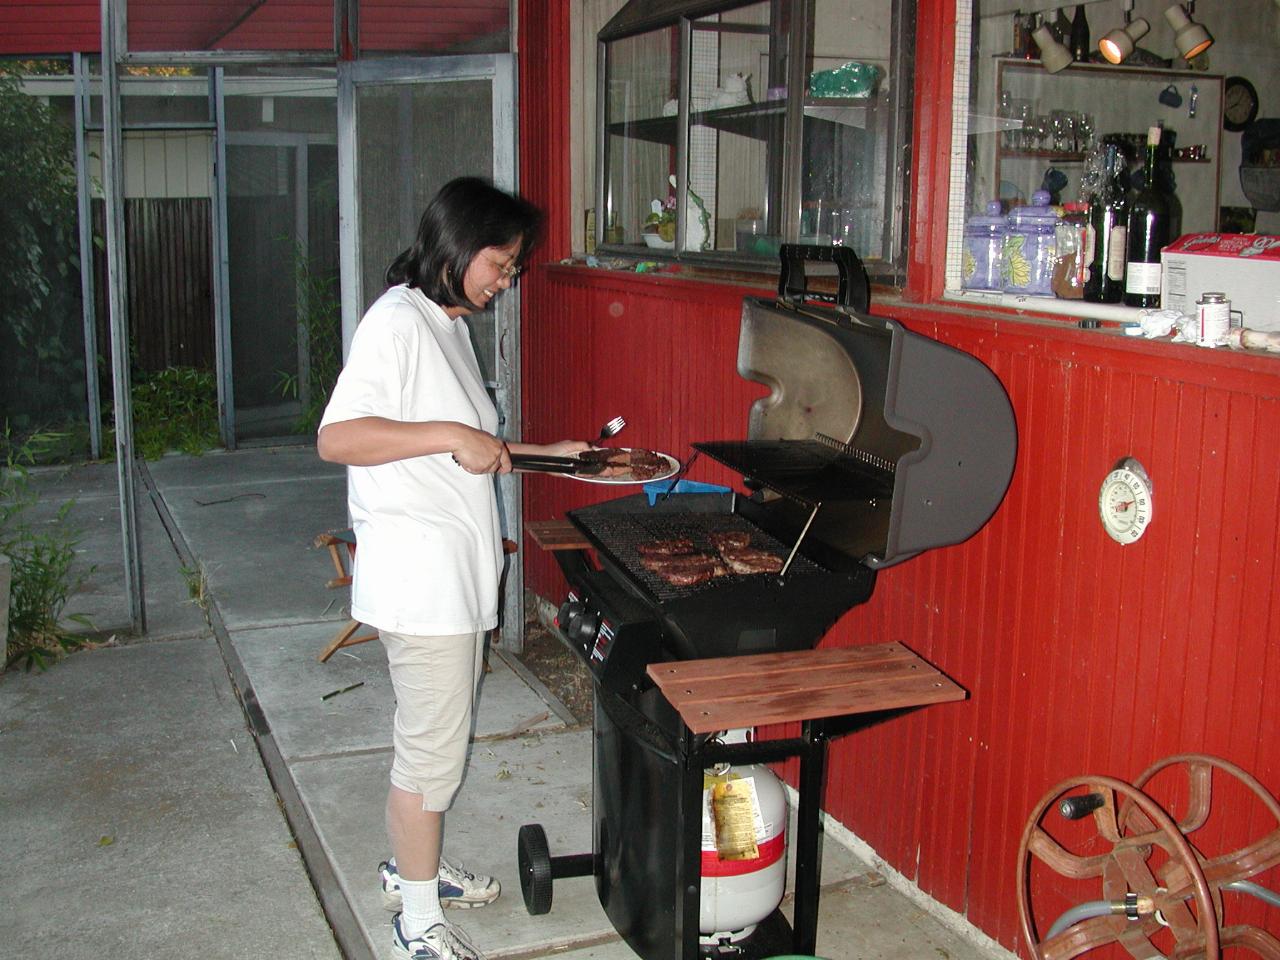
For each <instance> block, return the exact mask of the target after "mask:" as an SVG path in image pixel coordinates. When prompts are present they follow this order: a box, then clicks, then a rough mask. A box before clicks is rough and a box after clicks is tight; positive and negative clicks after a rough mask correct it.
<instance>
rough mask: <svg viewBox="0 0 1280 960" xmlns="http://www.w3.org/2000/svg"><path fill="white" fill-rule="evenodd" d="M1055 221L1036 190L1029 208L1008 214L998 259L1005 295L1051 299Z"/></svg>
mask: <svg viewBox="0 0 1280 960" xmlns="http://www.w3.org/2000/svg"><path fill="white" fill-rule="evenodd" d="M1058 220H1059V217H1058V212H1057V210H1055V209H1054V208H1053V207H1051V206H1050V205H1049V192H1048V191H1047V190H1037V191H1036V192H1035V193H1033V194H1032V195H1031V204H1030V205H1029V206H1025V207H1015V208H1014V209H1013V211H1012V212H1011V213H1010V214H1009V220H1008V226H1007V228H1006V232H1005V238H1004V246H1003V248H1002V255H1001V258H1002V261H1003V262H1002V265H1001V271H1002V274H1003V277H1004V291H1005V293H1020V294H1030V295H1031V296H1035V297H1052V296H1053V264H1054V261H1055V260H1056V259H1057V255H1058V244H1057V228H1058Z"/></svg>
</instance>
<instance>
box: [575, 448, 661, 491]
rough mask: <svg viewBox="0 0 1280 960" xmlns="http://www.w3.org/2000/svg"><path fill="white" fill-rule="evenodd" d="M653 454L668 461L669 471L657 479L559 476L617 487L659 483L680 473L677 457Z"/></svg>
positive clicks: (576, 475)
mask: <svg viewBox="0 0 1280 960" xmlns="http://www.w3.org/2000/svg"><path fill="white" fill-rule="evenodd" d="M612 449H615V450H630V449H631V447H614V448H612ZM653 452H654V453H657V454H658V456H660V457H661V458H662V459H663V460H665V461H667V469H666V470H664V471H663V472H662V473H660V474H658V475H657V476H656V477H646V478H645V479H644V480H635V479H632V478H631V477H584V476H579V475H578V474H576V473H562V474H559V476H562V477H568V478H569V479H571V480H581V481H582V482H583V483H611V484H615V485H617V484H628V483H632V484H635V483H657V482H658V481H659V480H669V479H670V478H671V477H674V476H675V475H676V474H677V473H679V471H680V461H678V460H677V459H676V458H675V457H672V456H669V455H667V454H665V453H658V451H657V450H654V451H653Z"/></svg>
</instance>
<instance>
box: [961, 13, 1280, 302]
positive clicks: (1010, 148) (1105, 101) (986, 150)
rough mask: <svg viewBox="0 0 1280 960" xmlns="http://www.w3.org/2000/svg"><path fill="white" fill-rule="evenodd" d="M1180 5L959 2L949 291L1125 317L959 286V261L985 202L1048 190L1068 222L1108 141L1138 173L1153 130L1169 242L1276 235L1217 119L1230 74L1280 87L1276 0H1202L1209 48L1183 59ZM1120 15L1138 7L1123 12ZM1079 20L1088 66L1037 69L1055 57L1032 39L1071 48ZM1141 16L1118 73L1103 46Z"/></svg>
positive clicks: (1227, 129) (965, 265) (1021, 201)
mask: <svg viewBox="0 0 1280 960" xmlns="http://www.w3.org/2000/svg"><path fill="white" fill-rule="evenodd" d="M1174 5H1175V4H1174V0H1136V2H1128V3H1126V2H1125V0H1088V2H1085V3H1082V4H1078V5H1077V4H1067V5H1064V6H1061V7H1059V6H1057V5H1056V4H1053V3H1050V2H1048V0H984V2H981V3H979V2H977V0H956V20H957V24H958V28H957V33H958V36H957V41H956V85H955V103H954V118H953V137H954V142H955V143H956V144H957V145H960V146H962V149H959V150H956V151H954V152H953V157H952V169H951V203H950V209H949V211H948V215H949V222H948V250H947V273H946V281H947V282H946V286H947V291H948V295H949V296H952V297H959V298H964V299H968V300H975V299H976V300H982V301H989V302H992V303H1006V304H1013V303H1015V302H1016V303H1018V304H1020V305H1023V306H1034V307H1035V308H1036V309H1043V310H1045V311H1048V312H1062V313H1068V312H1069V313H1073V314H1077V315H1080V316H1098V317H1104V318H1105V317H1108V316H1113V317H1115V318H1121V317H1123V318H1125V319H1128V317H1129V314H1127V313H1121V311H1125V310H1126V308H1123V307H1112V306H1107V305H1101V304H1086V303H1084V302H1083V301H1082V300H1078V299H1070V298H1064V297H1062V296H1061V295H1058V296H1052V295H1051V296H1048V297H1035V298H1034V299H1028V298H1026V297H1024V296H1023V295H1021V294H1011V293H1009V292H1004V291H1001V290H995V291H990V292H981V291H977V290H974V289H967V287H971V286H972V284H970V283H969V282H968V281H969V278H970V277H971V275H972V274H971V271H972V268H973V263H974V262H973V260H972V259H968V260H967V259H966V252H967V251H968V250H969V247H970V246H971V245H967V244H966V242H965V237H964V235H965V227H966V224H968V225H970V227H971V228H973V227H975V225H976V229H974V230H973V231H972V232H973V233H974V234H975V235H976V234H977V233H980V232H981V225H982V223H983V221H982V219H981V218H982V217H983V216H984V215H985V214H987V212H988V211H987V206H988V204H991V203H992V202H995V201H998V202H999V203H1000V204H1001V211H1000V213H1001V214H1002V215H1003V214H1007V213H1009V212H1010V210H1011V209H1012V208H1016V207H1018V206H1023V205H1028V204H1031V203H1032V198H1033V193H1034V191H1036V190H1038V189H1040V188H1042V187H1043V188H1046V189H1048V190H1049V192H1050V193H1051V198H1050V199H1051V201H1052V203H1053V204H1056V205H1059V206H1062V205H1067V213H1068V214H1070V212H1071V209H1072V208H1073V206H1074V205H1077V204H1083V203H1085V202H1087V201H1088V200H1089V199H1090V196H1091V194H1092V184H1093V183H1094V182H1097V181H1096V178H1097V171H1098V170H1099V169H1100V167H1101V163H1100V159H1101V158H1102V157H1103V156H1104V150H1105V145H1106V144H1108V143H1111V144H1115V145H1116V146H1117V148H1118V149H1119V152H1120V153H1121V156H1122V158H1123V161H1122V162H1123V164H1124V166H1126V167H1127V168H1128V170H1131V171H1133V173H1134V174H1135V175H1136V173H1137V171H1138V169H1139V167H1140V165H1141V162H1142V148H1141V146H1139V144H1140V143H1141V142H1142V141H1143V140H1144V139H1145V134H1146V131H1147V130H1148V128H1149V127H1151V126H1152V125H1156V124H1158V125H1160V126H1162V127H1163V133H1162V138H1161V144H1162V146H1161V151H1162V153H1161V155H1162V167H1163V170H1162V176H1164V177H1165V178H1166V180H1167V186H1168V187H1170V188H1172V189H1173V192H1174V196H1175V197H1176V200H1177V202H1176V204H1174V208H1175V209H1174V217H1173V219H1174V223H1173V232H1172V236H1174V237H1177V236H1178V235H1180V234H1185V233H1199V232H1213V231H1222V232H1228V231H1232V232H1253V231H1257V232H1260V233H1275V232H1277V230H1280V214H1277V213H1267V212H1266V211H1264V210H1261V209H1256V208H1255V207H1254V206H1253V204H1252V203H1251V201H1250V200H1249V198H1248V197H1246V195H1245V193H1244V192H1243V190H1242V187H1241V181H1240V167H1241V159H1242V157H1241V134H1240V133H1239V132H1233V131H1232V130H1231V125H1230V124H1229V123H1227V122H1226V120H1227V118H1225V117H1224V110H1223V99H1224V90H1225V87H1226V84H1227V81H1228V78H1229V77H1232V76H1237V75H1239V76H1245V77H1248V78H1249V79H1250V80H1251V81H1252V84H1253V86H1254V87H1256V88H1257V89H1258V90H1262V89H1264V88H1265V89H1274V88H1275V85H1276V82H1277V80H1280V61H1278V60H1277V59H1276V57H1275V45H1274V39H1272V38H1273V37H1274V34H1275V30H1276V29H1280V7H1277V5H1276V4H1275V3H1274V2H1273V0H1240V2H1239V3H1238V4H1234V5H1231V10H1230V14H1229V15H1228V5H1224V4H1201V5H1200V7H1199V9H1198V10H1197V11H1195V19H1196V21H1197V22H1201V23H1203V24H1204V25H1205V26H1207V27H1208V29H1209V31H1210V32H1211V33H1212V35H1213V37H1214V39H1215V42H1214V44H1213V46H1212V47H1211V48H1209V50H1208V51H1207V52H1204V53H1201V54H1200V55H1198V56H1197V57H1196V58H1195V59H1194V60H1192V61H1187V60H1186V59H1184V58H1183V57H1182V56H1181V55H1180V54H1179V52H1178V50H1177V48H1176V47H1175V40H1174V31H1173V30H1172V28H1171V27H1170V23H1169V20H1168V19H1167V18H1166V15H1165V11H1166V10H1167V9H1170V8H1172V7H1173V6H1174ZM1126 6H1128V7H1131V8H1132V10H1131V12H1129V13H1128V14H1126V10H1125V8H1126ZM1015 8H1016V9H1015ZM1077 18H1079V22H1080V24H1081V27H1078V28H1077V30H1078V31H1079V30H1080V29H1081V28H1083V30H1084V31H1085V36H1087V42H1085V43H1083V45H1082V46H1081V49H1080V51H1079V52H1078V53H1077V56H1078V55H1079V53H1084V54H1085V55H1086V59H1085V60H1084V61H1083V62H1082V61H1079V60H1077V61H1076V62H1071V63H1069V64H1068V65H1066V66H1065V67H1063V68H1062V69H1060V70H1058V71H1057V72H1053V73H1050V72H1049V71H1048V70H1047V69H1046V67H1045V61H1046V60H1051V55H1046V56H1045V57H1044V59H1042V54H1041V51H1040V49H1039V44H1038V43H1037V42H1036V40H1035V37H1034V33H1033V31H1034V30H1035V29H1036V28H1037V27H1039V26H1042V25H1043V26H1047V27H1050V28H1051V29H1055V30H1060V31H1061V32H1062V34H1063V35H1064V40H1063V43H1064V45H1065V46H1067V48H1068V49H1070V47H1071V40H1070V27H1071V23H1072V21H1075V20H1076V19H1077ZM1126 18H1127V19H1126ZM1140 19H1141V20H1144V21H1146V23H1147V25H1148V27H1149V29H1148V30H1147V32H1146V33H1145V34H1143V35H1140V36H1139V38H1138V41H1137V44H1136V49H1135V50H1134V51H1133V52H1132V53H1131V54H1130V55H1129V57H1128V58H1127V59H1126V60H1125V61H1124V62H1123V63H1122V64H1120V65H1113V64H1112V63H1109V62H1107V61H1105V60H1104V59H1103V58H1102V57H1101V55H1100V54H1099V47H1098V43H1099V40H1100V39H1102V37H1103V36H1104V35H1106V34H1107V33H1109V32H1110V31H1111V30H1112V29H1114V28H1118V27H1122V26H1123V25H1124V24H1125V23H1126V22H1127V20H1128V21H1131V22H1133V23H1135V24H1136V23H1138V21H1139V20H1140ZM1135 32H1139V33H1140V30H1139V31H1135ZM1078 36H1079V33H1078ZM1040 37H1041V39H1042V40H1043V39H1044V34H1043V33H1042V34H1040ZM1050 65H1052V64H1050ZM1264 106H1265V105H1264ZM1272 109H1274V101H1273V103H1272ZM1126 174H1127V171H1126ZM1086 242H1087V237H1086ZM1068 247H1070V241H1068ZM1068 252H1069V251H1068ZM1061 253H1062V251H1061V250H1059V251H1058V254H1059V255H1061ZM1006 287H1007V284H1006Z"/></svg>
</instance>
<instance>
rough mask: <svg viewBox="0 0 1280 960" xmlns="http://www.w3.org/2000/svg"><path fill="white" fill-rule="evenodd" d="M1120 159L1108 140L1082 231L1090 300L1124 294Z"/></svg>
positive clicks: (1123, 202)
mask: <svg viewBox="0 0 1280 960" xmlns="http://www.w3.org/2000/svg"><path fill="white" fill-rule="evenodd" d="M1123 163H1124V161H1123V160H1122V159H1121V157H1120V148H1119V147H1117V146H1116V145H1115V144H1114V143H1108V144H1107V145H1106V147H1105V148H1104V151H1103V160H1102V186H1101V187H1100V188H1099V189H1098V192H1097V193H1096V194H1095V195H1094V197H1093V200H1092V202H1090V204H1089V226H1088V229H1087V231H1086V233H1085V259H1086V260H1087V261H1088V263H1089V277H1088V279H1086V280H1085V282H1084V298H1085V299H1086V300H1088V301H1090V302H1091V303H1119V302H1120V298H1121V297H1123V296H1124V265H1125V259H1126V257H1127V256H1128V247H1127V244H1126V242H1125V237H1126V234H1127V231H1128V214H1129V204H1128V202H1127V201H1126V199H1125V192H1124V184H1122V183H1121V182H1120V175H1121V173H1122V172H1123V170H1124V166H1123Z"/></svg>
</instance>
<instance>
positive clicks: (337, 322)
mask: <svg viewBox="0 0 1280 960" xmlns="http://www.w3.org/2000/svg"><path fill="white" fill-rule="evenodd" d="M293 271H294V279H295V281H296V287H297V290H298V297H299V314H300V316H301V318H302V323H301V326H302V329H303V333H304V336H305V337H306V339H307V355H308V357H309V361H310V362H309V368H308V371H307V386H308V388H309V389H308V396H307V400H306V403H305V404H303V408H302V411H301V413H299V415H298V422H297V423H296V424H295V425H294V431H295V432H297V433H315V431H316V428H317V427H319V426H320V418H321V417H322V416H323V415H324V408H325V407H326V406H327V405H328V403H329V394H330V393H331V392H332V391H333V385H334V383H336V382H337V379H338V373H339V371H341V369H342V312H341V304H340V302H339V299H338V278H337V277H336V276H332V275H329V274H323V273H320V272H318V271H317V269H316V268H315V266H314V265H313V264H312V262H311V260H310V259H309V258H308V257H307V255H306V253H305V252H304V251H303V250H302V248H301V247H300V246H299V247H297V248H295V251H294V265H293ZM277 386H278V387H279V389H280V393H281V394H282V395H283V396H285V397H290V398H296V397H297V396H298V394H299V390H298V376H297V375H296V374H292V373H284V372H281V373H280V374H279V376H278V379H277Z"/></svg>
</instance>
